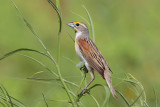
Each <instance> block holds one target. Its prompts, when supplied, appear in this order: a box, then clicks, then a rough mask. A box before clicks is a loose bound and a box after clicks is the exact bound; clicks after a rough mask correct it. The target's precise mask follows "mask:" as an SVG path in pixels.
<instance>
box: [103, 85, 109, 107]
mask: <svg viewBox="0 0 160 107" xmlns="http://www.w3.org/2000/svg"><path fill="white" fill-rule="evenodd" d="M103 87H104V90H105V93H106V97H105V99H104V101H103V103H102V107H106V106H105V105H106V104H109V98H110V90H109V88H108V87H107V86H106V85H103Z"/></svg>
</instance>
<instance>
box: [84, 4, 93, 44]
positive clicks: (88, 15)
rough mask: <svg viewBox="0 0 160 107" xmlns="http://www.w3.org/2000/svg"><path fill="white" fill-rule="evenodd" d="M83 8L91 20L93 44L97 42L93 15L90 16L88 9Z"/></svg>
mask: <svg viewBox="0 0 160 107" xmlns="http://www.w3.org/2000/svg"><path fill="white" fill-rule="evenodd" d="M83 8H84V9H85V11H86V13H87V15H88V18H89V22H90V25H91V32H92V33H91V34H92V37H93V42H95V33H94V24H93V21H92V18H91V15H90V14H89V12H88V10H87V8H86V7H85V6H84V5H83Z"/></svg>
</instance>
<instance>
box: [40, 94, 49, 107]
mask: <svg viewBox="0 0 160 107" xmlns="http://www.w3.org/2000/svg"><path fill="white" fill-rule="evenodd" d="M42 96H43V99H44V102H45V104H46V107H49V106H48V104H47V101H46V98H45V96H44V94H43V93H42Z"/></svg>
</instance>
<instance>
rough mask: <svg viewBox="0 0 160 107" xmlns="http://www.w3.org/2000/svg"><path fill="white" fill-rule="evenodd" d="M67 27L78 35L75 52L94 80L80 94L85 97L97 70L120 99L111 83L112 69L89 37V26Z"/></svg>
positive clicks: (82, 24)
mask: <svg viewBox="0 0 160 107" xmlns="http://www.w3.org/2000/svg"><path fill="white" fill-rule="evenodd" d="M67 25H68V26H70V27H71V28H73V29H74V31H75V33H76V36H75V51H76V53H77V56H78V57H79V59H80V60H81V61H82V63H84V65H85V66H86V68H87V70H88V71H89V72H90V75H91V78H92V79H91V81H90V82H89V83H88V84H87V85H86V86H85V88H84V89H83V90H82V92H81V93H80V94H81V95H83V94H84V93H85V92H86V90H87V88H88V86H89V85H90V84H91V83H92V82H93V81H94V79H95V75H94V70H95V71H96V72H97V73H98V74H99V75H100V76H101V77H102V78H103V79H104V80H105V81H106V83H107V84H108V87H109V88H110V91H111V93H112V95H113V97H114V98H118V97H117V95H116V91H115V89H114V87H113V85H112V81H111V69H110V67H109V66H108V63H107V61H106V60H105V59H104V57H103V56H102V54H101V52H100V51H99V50H98V48H97V46H96V45H95V43H94V42H93V41H92V39H91V38H90V37H89V30H88V27H87V25H86V24H85V23H83V22H78V21H74V22H70V23H67Z"/></svg>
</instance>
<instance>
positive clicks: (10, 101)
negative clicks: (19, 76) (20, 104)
mask: <svg viewBox="0 0 160 107" xmlns="http://www.w3.org/2000/svg"><path fill="white" fill-rule="evenodd" d="M1 87H2V88H3V89H4V91H5V93H6V95H7V97H8V99H7V100H8V102H9V103H10V104H11V107H13V102H12V100H11V97H10V95H9V94H8V92H7V90H6V89H5V88H4V87H3V85H2V86H1Z"/></svg>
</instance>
